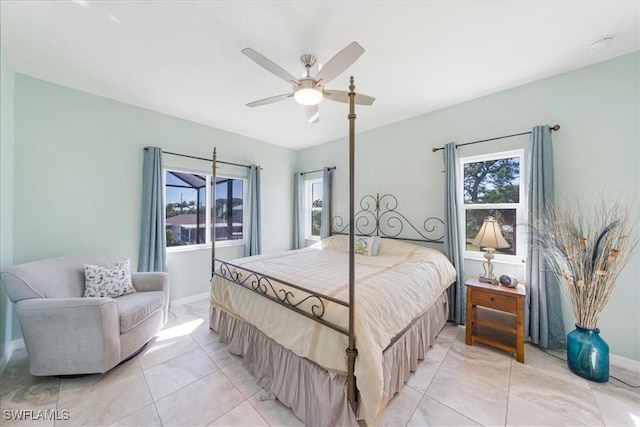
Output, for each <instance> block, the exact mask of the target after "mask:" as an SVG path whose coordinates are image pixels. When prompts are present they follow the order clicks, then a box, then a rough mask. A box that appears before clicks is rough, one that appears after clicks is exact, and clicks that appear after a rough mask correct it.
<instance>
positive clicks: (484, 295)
mask: <svg viewBox="0 0 640 427" xmlns="http://www.w3.org/2000/svg"><path fill="white" fill-rule="evenodd" d="M472 294H473V296H472V303H473V304H474V305H476V304H477V305H481V306H483V307H489V308H493V309H496V310H500V311H506V312H508V313H515V312H516V299H515V298H514V297H512V296H509V295H499V294H496V293H495V292H484V291H481V290H478V289H474V290H473V292H472Z"/></svg>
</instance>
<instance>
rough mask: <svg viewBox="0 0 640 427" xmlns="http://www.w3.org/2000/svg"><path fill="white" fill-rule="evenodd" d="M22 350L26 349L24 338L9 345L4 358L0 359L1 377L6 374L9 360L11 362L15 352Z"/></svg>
mask: <svg viewBox="0 0 640 427" xmlns="http://www.w3.org/2000/svg"><path fill="white" fill-rule="evenodd" d="M21 348H24V340H23V339H22V338H20V339H19V340H13V341H11V342H10V343H9V345H8V346H7V348H6V349H5V351H4V354H3V355H2V358H0V375H2V373H3V372H4V368H6V367H7V363H9V360H11V356H12V355H13V352H14V351H16V350H20V349H21Z"/></svg>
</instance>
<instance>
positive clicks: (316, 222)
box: [305, 179, 323, 239]
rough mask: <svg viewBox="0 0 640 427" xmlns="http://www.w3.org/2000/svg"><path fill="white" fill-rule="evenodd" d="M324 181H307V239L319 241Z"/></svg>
mask: <svg viewBox="0 0 640 427" xmlns="http://www.w3.org/2000/svg"><path fill="white" fill-rule="evenodd" d="M322 191H323V190H322V180H321V179H315V180H309V181H307V185H306V191H305V193H306V194H305V199H306V205H307V210H306V212H307V213H306V218H307V227H306V228H307V238H310V239H319V238H320V229H321V226H322Z"/></svg>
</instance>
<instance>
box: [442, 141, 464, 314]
mask: <svg viewBox="0 0 640 427" xmlns="http://www.w3.org/2000/svg"><path fill="white" fill-rule="evenodd" d="M444 172H445V191H444V198H445V201H444V206H445V213H444V223H445V234H444V249H445V254H446V255H447V257H448V258H449V261H451V263H452V264H453V266H454V267H455V269H456V282H455V283H454V284H453V285H451V286H450V287H449V289H448V290H447V293H448V296H449V317H448V320H450V321H453V322H456V323H457V324H458V325H464V323H465V311H466V307H465V303H466V298H465V288H464V283H465V277H464V243H463V242H462V241H461V237H462V236H463V233H462V232H461V230H460V211H459V210H458V196H457V188H458V187H457V180H458V149H457V148H456V144H455V143H454V142H450V143H448V144H446V145H445V146H444Z"/></svg>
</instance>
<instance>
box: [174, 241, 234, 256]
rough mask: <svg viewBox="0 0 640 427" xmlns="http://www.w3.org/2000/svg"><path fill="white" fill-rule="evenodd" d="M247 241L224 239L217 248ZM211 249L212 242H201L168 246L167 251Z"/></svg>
mask: <svg viewBox="0 0 640 427" xmlns="http://www.w3.org/2000/svg"><path fill="white" fill-rule="evenodd" d="M246 244H247V242H246V241H244V240H222V241H219V242H217V243H216V249H217V248H227V247H232V246H244V245H246ZM205 249H207V250H211V244H210V243H207V244H201V245H184V246H170V247H168V248H167V253H168V254H171V253H178V252H191V251H201V250H205Z"/></svg>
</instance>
